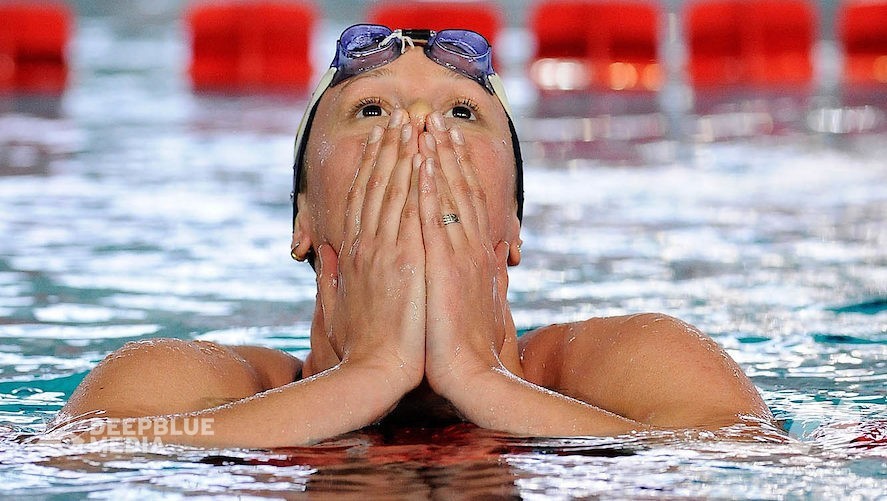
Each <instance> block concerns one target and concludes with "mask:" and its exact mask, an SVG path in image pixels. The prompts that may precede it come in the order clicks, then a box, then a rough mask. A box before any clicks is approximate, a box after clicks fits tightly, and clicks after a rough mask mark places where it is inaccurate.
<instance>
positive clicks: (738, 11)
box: [684, 0, 817, 87]
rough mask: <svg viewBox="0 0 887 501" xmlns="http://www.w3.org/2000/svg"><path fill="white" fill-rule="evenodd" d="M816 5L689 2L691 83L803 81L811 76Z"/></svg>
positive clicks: (779, 0)
mask: <svg viewBox="0 0 887 501" xmlns="http://www.w3.org/2000/svg"><path fill="white" fill-rule="evenodd" d="M816 23H817V20H816V11H815V6H814V4H813V3H812V2H809V1H806V0H714V1H698V2H695V3H691V4H689V5H688V7H687V10H686V12H685V27H684V28H685V30H686V33H687V41H688V50H689V66H688V68H689V73H690V81H691V83H692V84H693V85H694V86H697V87H706V86H724V85H726V86H732V85H739V86H756V87H757V86H760V87H772V86H788V87H795V86H806V85H808V84H810V82H811V80H812V77H813V61H812V49H813V43H814V41H815V39H816Z"/></svg>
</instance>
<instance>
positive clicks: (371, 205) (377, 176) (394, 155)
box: [361, 108, 407, 235]
mask: <svg viewBox="0 0 887 501" xmlns="http://www.w3.org/2000/svg"><path fill="white" fill-rule="evenodd" d="M405 123H407V118H406V111H405V110H404V109H403V108H396V109H395V110H394V111H393V112H391V117H390V118H389V119H388V128H387V129H385V134H383V136H382V145H381V147H380V148H379V154H378V155H377V156H376V162H375V164H374V165H373V171H372V173H370V176H369V178H367V181H366V194H365V196H364V199H363V207H362V208H361V230H362V231H361V233H363V234H365V235H375V234H376V233H377V232H378V229H379V222H380V216H381V214H380V211H381V207H382V202H383V200H384V198H385V192H386V190H387V189H388V182H389V178H390V177H391V172H392V171H393V170H394V166H395V164H396V163H397V159H398V157H399V152H400V149H401V145H402V143H403V139H402V134H403V131H404V129H405V128H404V127H403V125H404V124H405Z"/></svg>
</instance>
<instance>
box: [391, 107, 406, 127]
mask: <svg viewBox="0 0 887 501" xmlns="http://www.w3.org/2000/svg"><path fill="white" fill-rule="evenodd" d="M401 122H403V110H402V109H400V108H395V109H394V111H392V112H391V118H389V119H388V128H389V129H392V128H394V127H397V126H398V125H400V123H401Z"/></svg>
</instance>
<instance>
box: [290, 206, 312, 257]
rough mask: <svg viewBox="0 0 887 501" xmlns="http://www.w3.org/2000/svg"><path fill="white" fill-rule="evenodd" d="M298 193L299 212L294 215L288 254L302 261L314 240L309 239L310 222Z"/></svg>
mask: <svg viewBox="0 0 887 501" xmlns="http://www.w3.org/2000/svg"><path fill="white" fill-rule="evenodd" d="M304 196H305V195H303V194H299V195H298V197H299V199H298V202H297V203H299V205H300V208H299V212H298V214H297V215H296V221H295V223H294V224H293V240H292V242H291V243H290V256H291V257H292V258H293V259H295V260H296V261H299V262H302V261H304V260H305V259H307V258H308V255H309V254H310V253H311V249H312V248H313V246H314V242H313V241H312V240H311V231H310V223H309V222H308V219H309V218H308V215H307V212H306V211H304V210H302V208H301V206H302V205H303V203H302V201H303V197H304Z"/></svg>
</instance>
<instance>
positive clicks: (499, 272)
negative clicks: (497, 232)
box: [493, 240, 511, 303]
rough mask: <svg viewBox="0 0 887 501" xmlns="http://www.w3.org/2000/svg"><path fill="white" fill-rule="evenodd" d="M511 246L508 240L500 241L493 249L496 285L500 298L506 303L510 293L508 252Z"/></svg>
mask: <svg viewBox="0 0 887 501" xmlns="http://www.w3.org/2000/svg"><path fill="white" fill-rule="evenodd" d="M510 248H511V246H510V245H509V244H508V242H506V241H504V240H503V241H500V242H499V243H498V244H496V248H495V249H493V252H494V254H495V255H496V286H497V287H498V289H499V291H498V292H499V299H500V300H501V301H502V302H503V303H504V302H505V297H506V295H507V293H508V252H509V251H510V250H511V249H510Z"/></svg>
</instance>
